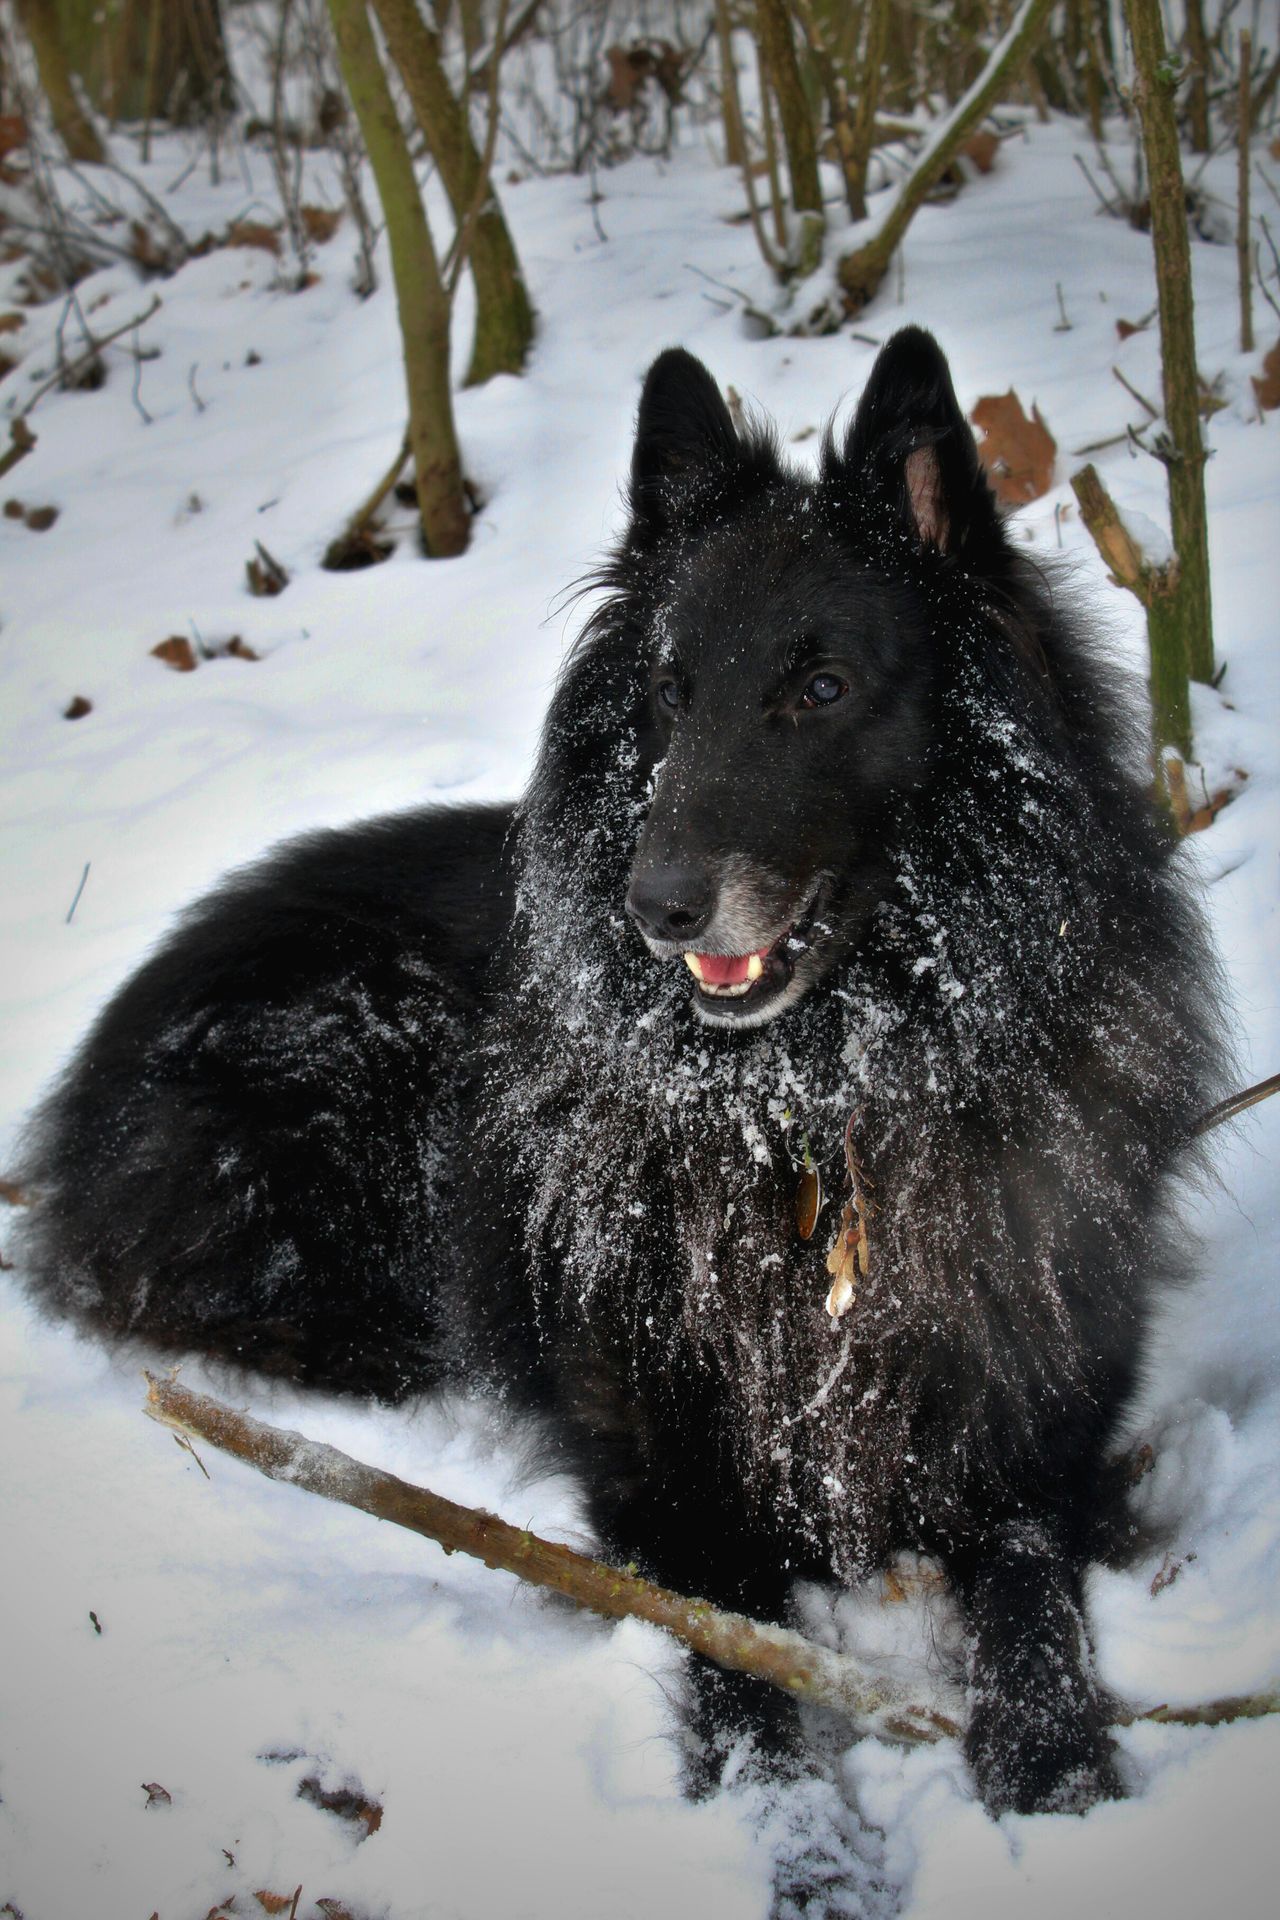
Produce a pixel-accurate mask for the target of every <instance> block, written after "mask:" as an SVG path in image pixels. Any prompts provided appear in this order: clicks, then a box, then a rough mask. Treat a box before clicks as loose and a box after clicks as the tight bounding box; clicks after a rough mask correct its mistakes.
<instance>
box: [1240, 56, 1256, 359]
mask: <svg viewBox="0 0 1280 1920" xmlns="http://www.w3.org/2000/svg"><path fill="white" fill-rule="evenodd" d="M1251 52H1252V42H1251V40H1250V37H1249V35H1248V33H1247V32H1242V33H1241V35H1240V111H1239V119H1238V124H1237V126H1236V141H1237V146H1238V166H1237V171H1236V182H1237V186H1236V267H1237V271H1238V273H1239V278H1240V351H1241V353H1252V352H1253V270H1252V265H1251V262H1250V259H1249V57H1250V54H1251Z"/></svg>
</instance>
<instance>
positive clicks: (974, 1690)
mask: <svg viewBox="0 0 1280 1920" xmlns="http://www.w3.org/2000/svg"><path fill="white" fill-rule="evenodd" d="M948 1571H949V1572H950V1575H951V1579H952V1583H953V1585H954V1587H955V1589H956V1591H957V1594H958V1596H959V1599H960V1602H961V1605H962V1606H963V1608H964V1611H965V1613H966V1615H967V1618H968V1622H969V1626H970V1629H971V1633H972V1642H971V1650H970V1655H969V1674H968V1679H969V1697H970V1714H969V1726H968V1731H967V1733H966V1736H965V1752H966V1756H967V1758H968V1761H969V1764H970V1766H971V1767H972V1769H973V1773H974V1777H975V1779H976V1781H977V1784H978V1789H979V1792H980V1793H981V1795H982V1798H983V1801H984V1802H985V1804H986V1806H987V1808H988V1810H989V1811H990V1812H991V1813H993V1814H999V1813H1004V1812H1006V1811H1013V1812H1016V1813H1038V1812H1059V1813H1083V1812H1084V1811H1085V1809H1086V1808H1087V1807H1090V1806H1092V1805H1093V1803H1094V1802H1095V1801H1097V1800H1104V1799H1118V1798H1119V1797H1121V1795H1122V1792H1123V1789H1122V1787H1121V1785H1120V1780H1119V1776H1118V1775H1117V1773H1116V1768H1115V1759H1114V1746H1113V1743H1112V1741H1111V1738H1110V1736H1109V1734H1108V1732H1107V1721H1108V1713H1107V1704H1108V1703H1107V1700H1106V1696H1105V1695H1104V1694H1103V1692H1102V1691H1101V1689H1100V1688H1099V1686H1098V1682H1097V1680H1096V1677H1095V1675H1094V1673H1093V1667H1092V1659H1091V1655H1090V1649H1089V1641H1088V1633H1087V1627H1086V1622H1085V1614H1084V1600H1083V1567H1082V1566H1081V1565H1080V1564H1079V1563H1078V1562H1073V1560H1072V1558H1071V1557H1070V1556H1069V1555H1068V1554H1067V1553H1066V1552H1064V1551H1063V1549H1062V1548H1061V1546H1060V1545H1059V1544H1058V1542H1057V1541H1056V1540H1055V1539H1054V1536H1053V1532H1052V1529H1051V1528H1050V1527H1049V1526H1047V1525H1040V1524H1037V1523H1035V1522H1033V1521H1028V1520H1019V1521H1017V1522H1015V1523H1011V1524H1009V1525H1007V1526H1005V1527H1003V1528H1000V1529H999V1530H997V1531H995V1532H993V1533H991V1534H989V1535H987V1536H986V1537H985V1538H984V1539H983V1540H982V1541H980V1542H978V1543H976V1544H975V1545H974V1546H973V1547H972V1549H970V1550H967V1551H965V1552H963V1553H961V1554H957V1555H954V1556H952V1558H951V1560H950V1564H949V1567H948Z"/></svg>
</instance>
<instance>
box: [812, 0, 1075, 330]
mask: <svg viewBox="0 0 1280 1920" xmlns="http://www.w3.org/2000/svg"><path fill="white" fill-rule="evenodd" d="M1054 4H1055V0H1022V5H1021V6H1020V7H1019V9H1018V11H1017V13H1016V14H1015V15H1014V17H1013V19H1012V21H1011V22H1010V23H1009V27H1008V29H1007V31H1006V32H1005V35H1004V37H1003V39H1001V40H1000V41H998V42H997V44H996V46H995V47H993V49H992V51H991V55H990V57H989V59H988V60H987V64H986V66H985V67H984V68H983V70H982V72H981V73H980V74H979V75H978V77H977V79H976V80H975V81H974V83H973V85H972V86H971V87H970V88H969V91H968V92H967V93H966V94H965V96H964V98H963V99H962V100H959V101H957V103H956V105H955V107H954V108H953V109H952V111H951V112H950V113H949V114H948V115H947V117H946V119H945V120H944V121H943V122H942V125H941V126H940V127H939V128H938V130H937V132H936V133H935V134H934V135H933V137H932V138H931V139H930V141H929V142H928V144H927V145H926V147H925V150H924V152H923V153H922V154H921V156H920V158H919V160H917V162H916V164H915V166H914V168H913V169H912V171H911V173H910V175H909V176H908V178H907V180H906V181H905V182H904V183H903V185H902V187H901V188H900V189H899V192H898V197H897V199H896V200H895V201H894V203H893V205H892V207H891V208H890V209H889V211H888V213H887V214H886V215H885V217H884V219H883V220H882V221H881V223H880V225H879V227H878V228H877V229H876V231H875V233H874V234H873V235H872V236H871V238H870V239H869V240H868V241H866V242H865V243H864V244H863V245H862V246H860V247H858V248H856V249H855V250H854V251H853V252H852V253H846V254H844V255H843V256H842V258H841V260H840V262H839V264H838V266H837V268H836V274H837V278H838V279H839V282H840V287H841V290H842V292H843V294H844V298H845V304H846V306H847V307H848V309H849V311H850V312H851V313H859V312H860V311H861V310H862V308H863V307H865V306H866V304H867V302H868V301H869V300H870V299H871V298H872V297H873V296H874V294H875V293H876V291H877V289H878V288H879V286H880V282H881V281H882V280H883V279H884V276H885V274H886V273H887V272H888V270H889V263H890V261H891V260H892V259H893V256H894V253H895V251H896V250H897V246H898V243H899V241H900V240H901V239H902V236H903V234H904V233H905V232H906V230H907V228H908V227H909V226H910V225H911V222H912V220H913V219H914V218H915V216H916V214H917V212H918V211H919V209H920V207H921V205H922V203H923V201H924V198H925V195H926V194H927V193H928V192H929V189H930V188H931V187H932V186H933V185H934V184H935V182H936V181H938V180H940V179H941V177H942V175H943V174H944V173H945V172H946V170H947V168H948V167H949V166H950V164H951V162H952V160H953V159H954V158H955V156H956V154H957V152H958V151H959V149H960V146H961V144H962V142H963V141H964V140H965V138H966V136H967V135H968V134H969V133H970V132H971V131H972V129H973V128H974V127H975V126H976V125H977V123H978V121H979V120H981V118H982V116H983V114H984V113H986V112H988V111H989V109H990V108H991V107H993V106H994V105H995V103H996V101H997V100H999V99H1000V98H1001V97H1002V96H1003V95H1004V94H1005V93H1006V92H1007V91H1008V89H1009V88H1010V87H1011V86H1012V85H1013V82H1014V81H1015V80H1016V78H1017V77H1018V74H1019V72H1020V71H1021V69H1022V66H1023V64H1024V62H1025V61H1026V59H1027V57H1028V55H1029V54H1030V52H1031V49H1032V47H1033V46H1034V45H1035V42H1036V39H1037V37H1038V36H1039V33H1040V30H1041V28H1042V27H1043V25H1044V23H1045V20H1046V19H1047V17H1048V15H1049V13H1050V11H1051V10H1052V8H1053V6H1054Z"/></svg>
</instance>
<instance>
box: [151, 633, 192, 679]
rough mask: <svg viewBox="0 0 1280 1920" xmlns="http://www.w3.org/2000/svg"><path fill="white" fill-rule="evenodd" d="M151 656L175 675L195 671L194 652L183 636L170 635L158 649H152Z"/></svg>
mask: <svg viewBox="0 0 1280 1920" xmlns="http://www.w3.org/2000/svg"><path fill="white" fill-rule="evenodd" d="M151 656H152V658H153V659H155V660H163V661H164V663H165V665H166V667H172V668H173V671H174V672H175V673H194V672H195V670H196V650H195V648H194V647H193V646H192V644H191V642H190V641H189V640H188V639H187V638H186V636H185V634H181V633H171V634H170V635H169V638H168V639H167V640H162V641H161V642H160V644H159V646H158V647H152V649H151Z"/></svg>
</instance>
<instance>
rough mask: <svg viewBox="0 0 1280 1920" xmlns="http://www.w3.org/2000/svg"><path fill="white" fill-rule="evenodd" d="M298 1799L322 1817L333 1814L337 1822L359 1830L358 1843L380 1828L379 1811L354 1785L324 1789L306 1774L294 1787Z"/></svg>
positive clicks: (376, 1804) (379, 1808)
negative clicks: (350, 1824)
mask: <svg viewBox="0 0 1280 1920" xmlns="http://www.w3.org/2000/svg"><path fill="white" fill-rule="evenodd" d="M298 1798H299V1800H305V1801H307V1802H308V1804H309V1805H311V1806H313V1807H319V1808H320V1810H321V1811H322V1812H323V1813H332V1814H336V1815H337V1817H338V1819H339V1820H349V1821H351V1822H352V1824H353V1825H354V1826H358V1827H363V1829H364V1832H363V1833H362V1834H361V1835H360V1838H361V1839H362V1840H367V1839H368V1837H369V1835H370V1834H372V1833H376V1832H377V1831H378V1828H379V1827H380V1826H381V1825H382V1808H381V1807H380V1806H379V1804H378V1802H377V1801H376V1800H371V1799H370V1798H369V1796H368V1794H367V1793H366V1792H365V1791H364V1789H363V1787H360V1786H358V1785H352V1786H349V1787H336V1788H333V1789H326V1788H325V1787H322V1786H321V1784H320V1782H319V1780H317V1779H316V1777H315V1775H314V1774H308V1775H307V1777H306V1779H305V1780H302V1781H300V1782H299V1783H298Z"/></svg>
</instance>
